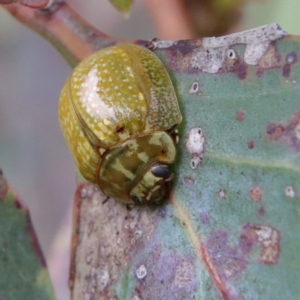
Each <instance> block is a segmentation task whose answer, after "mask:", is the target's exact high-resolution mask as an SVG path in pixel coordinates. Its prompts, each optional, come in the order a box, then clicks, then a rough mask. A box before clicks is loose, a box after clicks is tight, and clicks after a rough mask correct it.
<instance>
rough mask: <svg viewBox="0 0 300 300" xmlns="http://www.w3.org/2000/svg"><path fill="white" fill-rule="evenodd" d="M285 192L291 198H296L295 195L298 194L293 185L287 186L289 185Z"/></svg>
mask: <svg viewBox="0 0 300 300" xmlns="http://www.w3.org/2000/svg"><path fill="white" fill-rule="evenodd" d="M285 194H286V196H288V197H289V198H295V196H296V193H295V190H294V189H293V187H291V186H287V187H286V188H285Z"/></svg>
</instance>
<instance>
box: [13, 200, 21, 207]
mask: <svg viewBox="0 0 300 300" xmlns="http://www.w3.org/2000/svg"><path fill="white" fill-rule="evenodd" d="M14 205H15V207H16V208H18V209H20V208H22V203H21V201H20V199H18V198H16V199H15V201H14Z"/></svg>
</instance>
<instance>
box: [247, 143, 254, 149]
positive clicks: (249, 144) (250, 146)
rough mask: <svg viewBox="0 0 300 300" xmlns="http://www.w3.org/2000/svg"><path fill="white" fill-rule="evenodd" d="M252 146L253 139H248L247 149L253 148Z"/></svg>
mask: <svg viewBox="0 0 300 300" xmlns="http://www.w3.org/2000/svg"><path fill="white" fill-rule="evenodd" d="M253 148H254V141H249V142H248V149H253Z"/></svg>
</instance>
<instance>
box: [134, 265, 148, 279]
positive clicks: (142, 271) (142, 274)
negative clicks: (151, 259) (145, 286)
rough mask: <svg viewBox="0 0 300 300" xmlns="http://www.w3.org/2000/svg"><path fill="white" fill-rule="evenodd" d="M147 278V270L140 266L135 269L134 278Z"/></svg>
mask: <svg viewBox="0 0 300 300" xmlns="http://www.w3.org/2000/svg"><path fill="white" fill-rule="evenodd" d="M146 276H147V269H146V267H145V266H144V265H140V266H139V267H138V268H137V269H136V277H137V279H140V280H141V279H143V278H145V277H146Z"/></svg>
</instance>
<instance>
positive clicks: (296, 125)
mask: <svg viewBox="0 0 300 300" xmlns="http://www.w3.org/2000/svg"><path fill="white" fill-rule="evenodd" d="M266 131H267V135H268V138H269V140H270V141H276V140H281V141H282V142H284V143H285V144H286V145H287V146H288V147H290V148H292V149H293V150H294V151H296V152H300V111H298V112H297V113H295V114H294V116H293V119H292V120H291V121H290V122H289V123H288V124H286V125H282V124H275V123H270V124H269V125H268V126H267V130H266Z"/></svg>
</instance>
